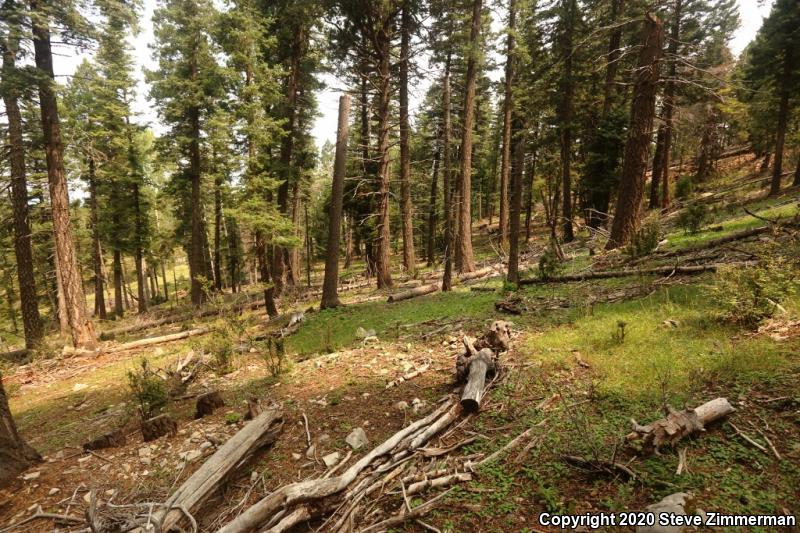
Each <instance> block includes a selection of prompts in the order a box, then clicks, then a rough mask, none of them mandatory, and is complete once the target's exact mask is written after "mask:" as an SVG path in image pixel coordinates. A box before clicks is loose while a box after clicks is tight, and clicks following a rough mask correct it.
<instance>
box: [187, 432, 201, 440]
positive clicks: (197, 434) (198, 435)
mask: <svg viewBox="0 0 800 533" xmlns="http://www.w3.org/2000/svg"><path fill="white" fill-rule="evenodd" d="M189 440H191V441H192V442H201V441H202V440H203V434H202V433H200V432H199V431H195V432H194V433H192V436H191V437H189Z"/></svg>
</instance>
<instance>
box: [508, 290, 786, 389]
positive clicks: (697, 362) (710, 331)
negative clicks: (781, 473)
mask: <svg viewBox="0 0 800 533" xmlns="http://www.w3.org/2000/svg"><path fill="white" fill-rule="evenodd" d="M714 312H715V310H714V309H713V308H712V307H711V304H710V303H709V300H708V298H707V296H706V294H705V292H704V290H703V289H702V288H701V287H698V286H679V287H674V288H667V289H662V290H660V291H658V292H657V293H655V294H653V295H652V296H649V297H647V298H644V299H639V300H632V301H627V302H623V303H617V304H601V305H597V306H595V307H594V309H593V313H592V315H591V316H586V317H583V318H578V319H576V320H575V321H574V322H572V323H570V324H568V325H563V326H560V327H556V328H554V329H551V330H549V331H547V332H546V333H545V334H543V335H541V336H537V337H535V338H533V339H532V340H530V341H529V342H528V344H527V345H526V346H525V347H524V348H523V349H524V350H525V352H526V354H527V355H528V356H529V357H531V358H532V359H537V360H541V361H544V362H545V363H547V364H550V365H554V366H560V365H561V366H563V365H572V364H573V362H574V361H573V360H574V356H573V355H572V352H571V351H572V350H578V351H579V352H580V353H581V357H582V358H583V359H584V360H585V361H586V362H587V363H589V364H590V365H591V366H592V369H593V371H594V372H595V373H597V375H598V376H600V379H601V382H600V386H601V387H602V388H603V389H604V390H606V391H608V392H613V393H615V394H620V395H625V396H627V397H630V398H646V399H648V400H650V401H655V400H657V397H658V395H659V394H660V393H661V392H660V391H661V386H662V384H664V383H666V386H667V387H669V389H670V390H673V391H675V392H676V393H680V392H681V391H690V390H691V388H692V387H693V386H695V385H697V384H698V383H701V382H703V381H704V380H710V379H726V378H731V377H734V376H735V377H737V379H739V380H754V379H758V378H760V377H762V376H763V375H764V374H769V373H773V372H775V371H777V370H778V369H779V368H781V367H783V366H785V365H787V364H788V360H789V356H790V354H791V347H790V346H784V345H782V344H779V343H776V342H774V341H772V340H770V339H768V338H764V337H752V338H747V337H741V336H738V335H737V332H736V331H735V330H733V329H731V328H729V327H727V326H724V325H721V324H718V323H717V322H716V321H715V320H714V319H713V315H714ZM668 320H672V321H674V322H675V323H676V324H677V326H673V325H670V324H669V323H665V322H666V321H668ZM621 323H624V326H622V325H621ZM621 329H624V340H621V335H620V334H619V331H620V330H621ZM737 337H740V338H737Z"/></svg>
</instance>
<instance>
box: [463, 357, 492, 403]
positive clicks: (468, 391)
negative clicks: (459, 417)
mask: <svg viewBox="0 0 800 533" xmlns="http://www.w3.org/2000/svg"><path fill="white" fill-rule="evenodd" d="M467 369H468V373H467V384H466V385H464V391H463V392H462V393H461V407H463V408H464V410H465V411H467V412H473V411H477V410H478V409H480V407H481V398H482V397H483V389H484V388H485V387H486V378H487V376H489V377H491V376H492V375H494V373H495V371H496V364H495V361H494V354H493V353H492V351H491V350H490V349H488V348H484V349H483V350H481V351H480V352H478V353H477V354H475V355H474V356H472V357H470V358H469V363H468V365H467Z"/></svg>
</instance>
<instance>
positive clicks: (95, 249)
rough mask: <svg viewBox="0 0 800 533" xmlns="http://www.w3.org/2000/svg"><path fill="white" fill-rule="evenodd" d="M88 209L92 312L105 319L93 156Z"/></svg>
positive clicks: (101, 254)
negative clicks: (89, 219) (92, 286)
mask: <svg viewBox="0 0 800 533" xmlns="http://www.w3.org/2000/svg"><path fill="white" fill-rule="evenodd" d="M89 209H90V218H91V223H92V263H93V265H94V314H95V316H96V317H98V318H99V319H101V320H105V319H106V300H105V294H104V292H103V251H102V249H101V248H100V222H99V216H98V213H97V176H96V175H95V163H94V157H90V158H89Z"/></svg>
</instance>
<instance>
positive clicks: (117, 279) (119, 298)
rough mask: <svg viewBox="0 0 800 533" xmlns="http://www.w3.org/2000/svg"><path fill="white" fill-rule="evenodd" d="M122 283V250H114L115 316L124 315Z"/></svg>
mask: <svg viewBox="0 0 800 533" xmlns="http://www.w3.org/2000/svg"><path fill="white" fill-rule="evenodd" d="M122 283H123V282H122V252H120V251H119V250H114V316H116V317H117V318H122V317H123V316H124V315H125V308H124V307H123V304H124V300H123V298H124V296H123V292H122Z"/></svg>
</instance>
